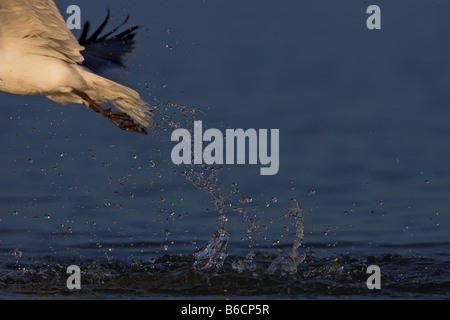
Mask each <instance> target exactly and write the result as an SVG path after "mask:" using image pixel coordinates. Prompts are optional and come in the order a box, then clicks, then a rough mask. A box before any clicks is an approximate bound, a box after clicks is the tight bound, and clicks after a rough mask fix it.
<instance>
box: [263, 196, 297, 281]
mask: <svg viewBox="0 0 450 320" xmlns="http://www.w3.org/2000/svg"><path fill="white" fill-rule="evenodd" d="M284 216H285V217H288V218H294V219H296V222H295V233H296V236H295V239H294V242H293V245H292V249H291V251H289V253H287V254H282V255H280V256H278V257H277V258H276V259H275V260H274V261H273V262H272V264H271V265H270V266H269V268H267V270H266V272H267V273H268V274H272V275H280V276H286V275H292V274H295V273H297V268H298V266H299V264H300V263H302V262H303V261H304V260H305V254H304V253H299V251H298V249H299V248H300V246H301V245H302V242H303V236H304V230H303V210H302V208H301V206H300V205H299V204H298V202H297V200H295V199H291V206H290V207H289V208H288V209H286V210H285V214H284Z"/></svg>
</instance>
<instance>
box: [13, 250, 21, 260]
mask: <svg viewBox="0 0 450 320" xmlns="http://www.w3.org/2000/svg"><path fill="white" fill-rule="evenodd" d="M22 254H23V250H22V249H21V248H15V249H14V251H13V256H15V257H16V258H21V257H22Z"/></svg>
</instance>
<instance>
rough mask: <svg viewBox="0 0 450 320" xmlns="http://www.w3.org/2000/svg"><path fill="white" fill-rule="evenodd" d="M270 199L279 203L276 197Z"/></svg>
mask: <svg viewBox="0 0 450 320" xmlns="http://www.w3.org/2000/svg"><path fill="white" fill-rule="evenodd" d="M270 199H271V200H272V202H277V201H278V199H277V198H276V197H272V198H270Z"/></svg>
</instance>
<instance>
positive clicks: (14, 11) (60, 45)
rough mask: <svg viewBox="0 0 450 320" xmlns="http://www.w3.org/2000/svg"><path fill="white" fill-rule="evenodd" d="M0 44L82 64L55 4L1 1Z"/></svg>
mask: <svg viewBox="0 0 450 320" xmlns="http://www.w3.org/2000/svg"><path fill="white" fill-rule="evenodd" d="M0 44H2V45H8V46H11V47H13V46H19V47H20V50H21V51H27V52H29V53H35V54H39V55H43V56H50V57H54V58H58V59H61V60H65V61H67V62H71V63H81V62H82V61H83V56H82V55H81V53H80V51H82V50H83V49H84V48H83V47H82V46H80V44H79V43H78V41H77V39H76V38H75V36H74V35H73V34H72V32H70V30H69V28H68V27H67V24H66V22H65V21H64V19H63V17H62V15H61V13H60V12H59V10H58V8H57V7H56V5H55V2H54V1H53V0H0Z"/></svg>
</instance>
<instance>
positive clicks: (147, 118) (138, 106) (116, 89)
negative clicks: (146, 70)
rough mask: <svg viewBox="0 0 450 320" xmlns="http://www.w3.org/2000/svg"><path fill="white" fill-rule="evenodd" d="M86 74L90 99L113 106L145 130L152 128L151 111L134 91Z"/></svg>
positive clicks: (91, 74) (94, 75)
mask: <svg viewBox="0 0 450 320" xmlns="http://www.w3.org/2000/svg"><path fill="white" fill-rule="evenodd" d="M88 74H89V81H88V83H90V89H89V90H87V91H86V93H87V94H88V95H89V96H90V97H91V98H92V99H94V100H95V101H97V102H98V103H104V102H107V103H109V104H111V105H113V106H115V107H116V108H117V109H119V110H120V111H122V112H125V113H126V114H128V115H129V116H130V117H132V118H133V119H134V120H136V121H137V122H139V123H140V124H142V125H143V126H145V127H147V128H151V127H152V126H153V123H154V122H153V119H152V116H153V113H152V110H151V109H150V107H149V104H148V103H147V102H145V101H144V100H142V99H141V97H140V96H139V94H138V93H137V92H136V91H134V90H133V89H130V88H128V87H125V86H123V85H121V84H118V83H116V82H114V81H111V80H108V79H105V78H103V77H100V76H98V75H96V74H93V73H88Z"/></svg>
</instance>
